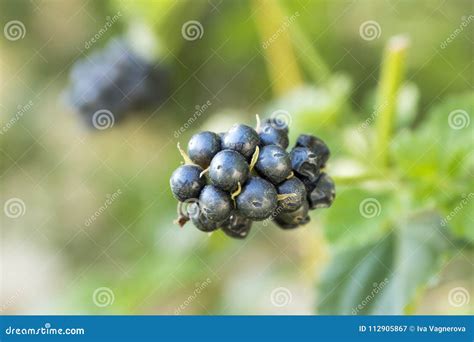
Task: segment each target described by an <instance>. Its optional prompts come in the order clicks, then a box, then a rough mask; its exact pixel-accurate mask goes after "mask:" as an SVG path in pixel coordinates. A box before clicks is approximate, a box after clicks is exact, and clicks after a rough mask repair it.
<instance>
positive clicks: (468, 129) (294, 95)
mask: <svg viewBox="0 0 474 342" xmlns="http://www.w3.org/2000/svg"><path fill="white" fill-rule="evenodd" d="M0 18H1V25H2V28H3V30H2V31H1V32H2V36H1V37H0V61H1V69H0V70H1V77H0V80H1V84H0V87H1V92H0V108H1V111H0V161H1V163H0V204H1V208H2V212H1V213H0V214H1V216H0V217H1V221H0V222H1V247H0V250H1V271H0V273H1V275H0V285H1V286H0V300H1V302H0V303H1V313H2V314H182V315H188V314H203V315H206V314H223V315H225V314H303V315H304V314H403V313H407V314H473V313H474V267H473V265H474V229H473V228H472V227H473V221H474V218H473V213H474V189H473V185H472V184H473V182H472V176H473V175H474V155H473V153H472V151H473V150H474V149H473V147H474V135H473V125H474V123H473V122H472V121H473V112H474V92H473V81H474V65H473V49H472V46H473V45H472V43H473V42H474V13H473V7H472V1H470V0H458V1H445V0H417V1H396V0H382V1H375V0H374V1H359V0H356V1H350V0H337V1H331V0H296V1H289V0H236V1H230V0H228V1H227V0H224V1H221V0H196V1H195V0H178V1H173V0H138V1H132V0H103V1H85V0H70V1H43V0H22V1H16V0H2V1H0ZM256 114H258V115H259V117H260V118H262V122H261V124H260V126H259V127H257V130H256V131H255V130H253V129H252V131H253V132H251V133H249V132H247V133H245V136H246V139H245V142H242V141H240V140H239V138H240V136H238V137H237V138H235V137H232V134H231V133H230V132H229V133H227V134H226V135H222V134H219V133H220V132H228V130H229V128H231V127H234V130H236V131H239V132H237V133H238V134H243V133H242V127H248V128H250V127H249V126H255V117H256ZM275 118H276V119H277V122H284V123H285V125H284V127H285V129H283V130H282V129H281V127H280V129H275V127H274V125H272V124H271V123H272V121H271V119H275ZM265 119H268V120H267V121H265ZM235 124H240V125H237V126H234V125H235ZM235 127H237V128H235ZM286 128H288V131H287V130H286ZM231 131H232V130H231ZM200 132H216V133H213V134H211V135H206V136H201V135H196V134H198V133H200ZM253 133H255V134H256V139H255V141H254V142H253V143H252V136H251V134H253ZM201 134H202V133H201ZM206 134H207V133H206ZM248 134H250V135H248ZM196 137H197V138H196ZM316 137H318V138H316ZM234 138H235V139H234ZM200 139H208V140H206V145H205V147H206V148H207V149H208V150H207V152H206V153H202V152H203V148H204V147H203V146H202V145H200V143H202V141H200ZM193 140H194V142H193V143H192V141H193ZM323 141H324V143H323ZM188 142H189V146H188V145H187V144H188ZM217 142H219V146H218V147H216V146H217V145H216V146H214V147H215V148H214V147H213V145H212V144H213V143H216V144H217ZM259 142H260V143H259ZM178 143H179V144H180V146H184V147H186V146H188V150H187V151H186V152H187V153H188V154H189V156H190V157H191V159H192V161H193V162H194V163H195V164H197V165H199V166H193V167H191V168H189V167H188V166H190V165H187V166H186V167H184V166H181V168H180V169H183V170H185V171H186V172H184V173H186V174H185V175H184V176H183V177H195V176H196V174H197V175H198V176H199V174H200V173H201V172H203V171H204V170H205V169H207V168H208V167H209V170H207V171H206V172H205V175H204V177H205V178H206V177H209V182H207V183H206V184H207V185H206V184H204V182H203V183H202V184H198V188H199V191H197V192H196V193H192V194H191V195H190V194H189V193H187V194H185V195H183V196H182V197H180V191H181V190H183V189H178V190H177V191H176V192H175V195H176V196H177V197H178V199H180V200H181V201H187V200H188V199H190V198H196V197H198V198H199V203H200V204H202V203H204V204H206V203H211V206H210V208H207V209H209V215H211V216H212V215H214V214H215V215H216V216H214V218H215V220H216V221H218V220H221V219H222V220H224V219H227V221H226V224H225V225H224V226H225V227H226V229H218V230H216V229H214V228H219V227H218V226H215V225H210V224H208V222H204V223H203V222H202V217H199V216H197V217H193V215H192V210H191V209H192V205H191V206H188V208H187V209H186V212H185V214H186V215H187V216H188V217H187V218H189V219H191V221H193V222H194V223H195V224H196V223H197V224H196V225H197V226H198V228H201V230H204V231H206V232H205V233H203V232H202V231H199V230H198V229H195V228H194V227H193V224H191V222H190V223H188V224H186V225H184V227H182V228H181V227H179V225H176V224H174V223H173V222H174V221H175V220H176V217H177V216H182V215H183V209H182V208H181V209H180V210H178V212H177V208H176V204H177V200H176V199H175V198H174V197H173V191H172V186H171V187H170V177H172V174H173V171H174V170H176V169H177V168H178V167H179V166H180V165H181V163H182V162H183V158H182V155H181V154H180V151H179V150H178V149H177V145H178ZM247 143H250V145H249V146H250V148H247V147H249V146H246V144H247ZM221 144H222V145H221ZM257 145H259V153H260V154H262V156H265V155H267V156H273V157H275V158H276V157H278V158H280V159H278V158H276V159H275V158H273V157H272V158H260V159H261V160H260V162H259V161H257V160H255V162H256V163H252V156H254V152H255V148H256V146H257ZM196 146H198V147H196ZM222 146H223V148H222ZM288 147H290V149H288V152H286V151H285V150H286V149H287V148H288ZM228 149H231V150H238V153H237V152H235V151H231V152H235V153H234V154H233V153H230V152H229V150H228ZM221 150H222V151H221ZM329 150H330V151H331V158H329ZM226 151H227V152H226ZM236 155H237V156H236ZM328 158H329V159H328ZM277 159H278V160H277ZM229 160H231V162H229ZM288 162H290V164H291V165H290V164H288ZM285 163H287V164H288V165H287V164H285ZM213 164H215V165H214V166H215V169H214V168H213ZM283 164H284V165H287V166H288V167H287V168H286V169H285V168H284V167H283V169H284V170H283V169H280V167H281V165H283ZM242 165H243V166H242ZM218 166H221V167H220V168H218ZM241 166H242V167H243V169H246V168H247V169H246V170H247V175H246V176H245V178H247V177H248V172H249V169H250V168H251V167H252V168H253V167H255V170H253V172H254V173H255V172H258V174H259V177H258V178H257V177H255V175H254V177H252V178H251V180H250V181H247V183H246V184H247V187H246V186H245V184H244V183H245V180H244V179H242V182H241V184H240V186H239V184H238V183H239V180H240V178H239V177H237V176H236V177H226V175H229V174H230V172H231V171H232V172H234V171H235V172H237V171H239V170H237V169H239V168H240V167H241ZM186 168H187V169H188V170H186ZM221 168H230V169H231V170H230V169H229V170H228V172H229V173H219V172H220V170H221ZM281 170H283V171H282V172H281V173H279V171H281ZM240 171H242V170H240ZM240 171H239V172H240ZM242 172H244V173H245V171H242ZM291 174H292V175H293V177H291ZM328 175H330V176H331V177H329V176H328ZM287 178H288V179H287ZM264 179H266V180H264ZM211 183H212V184H213V185H211ZM250 183H253V184H252V185H251V186H250V185H249V184H250ZM271 183H272V184H271ZM217 184H218V185H217ZM172 185H173V184H172ZM204 185H206V187H204ZM270 187H271V189H270V190H268V189H269V188H270ZM239 188H240V189H239ZM334 188H337V196H336V197H335V198H334V196H335V195H334V194H335V193H334ZM206 189H207V190H206ZM219 189H224V191H225V196H223V197H225V199H223V200H222V201H221V197H219V196H220V195H216V194H218V193H219V191H221V190H219ZM187 190H189V189H187ZM218 190H219V191H218ZM304 192H306V195H302V194H303V193H304ZM203 193H204V194H203ZM262 193H266V194H267V195H266V196H261V195H262ZM181 194H182V193H181ZM234 194H235V196H234ZM285 194H286V195H292V194H298V195H299V196H297V197H296V198H294V196H293V197H292V196H289V197H288V196H287V197H285V198H286V200H285V201H282V203H281V205H282V206H285V205H287V206H288V207H286V208H283V209H282V212H281V213H279V214H278V217H276V218H275V219H274V220H268V219H267V218H268V217H269V216H268V212H273V211H274V210H276V207H275V206H276V204H275V203H276V202H275V199H277V198H278V197H277V196H278V195H285ZM227 195H229V197H230V198H228V197H227ZM231 195H232V196H231ZM206 196H209V197H206ZM272 196H273V197H272ZM200 197H203V198H202V199H201V198H200ZM257 197H258V198H257ZM270 197H272V198H273V201H270V202H271V203H267V202H266V201H267V200H268V199H269V198H270ZM216 198H217V199H219V201H217V202H218V203H217V204H218V205H220V206H224V207H221V209H222V208H223V209H222V212H225V214H226V215H224V216H225V217H224V216H220V214H222V212H217V213H216V212H213V209H215V208H216V207H215V205H217V204H216ZM239 198H240V199H239ZM280 198H283V197H280ZM234 200H235V201H236V204H235V205H236V206H237V207H239V206H240V208H241V209H242V211H244V212H246V214H245V215H246V216H245V218H242V217H237V216H236V215H237V214H236V212H233V211H232V208H233V207H234V204H233V201H234ZM293 200H294V201H296V202H294V203H293ZM298 201H299V202H298ZM257 202H258V203H257ZM226 203H227V204H229V206H228V207H227V204H226ZM191 204H192V203H191ZM267 204H268V205H269V207H268V208H269V209H271V210H270V211H268V212H265V213H263V214H262V206H265V205H267ZM252 205H253V206H254V207H252ZM255 206H256V207H255ZM328 206H331V207H330V208H327V209H324V210H309V209H314V208H321V207H328ZM257 207H258V208H260V209H258V208H257ZM190 208H191V209H190ZM268 208H267V209H268ZM227 209H228V210H227ZM257 209H258V210H257ZM295 209H297V210H296V211H295ZM189 210H191V214H189V212H188V211H189ZM300 211H301V212H300ZM197 212H198V215H199V213H200V210H198V211H197ZM295 212H296V214H295ZM209 215H208V216H209ZM248 219H251V220H252V221H253V222H252V224H251V225H252V228H251V229H250V222H248V221H247V220H248ZM273 221H275V222H273ZM277 225H279V226H280V227H282V228H295V227H297V229H277V228H276V227H277ZM231 228H232V229H231ZM247 228H248V229H247ZM208 231H212V232H208ZM228 235H230V236H231V237H236V238H235V239H234V238H229V236H228ZM243 237H245V239H242V238H243Z"/></svg>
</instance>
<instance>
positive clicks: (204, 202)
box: [199, 185, 232, 222]
mask: <svg viewBox="0 0 474 342" xmlns="http://www.w3.org/2000/svg"><path fill="white" fill-rule="evenodd" d="M199 208H200V210H201V212H202V214H204V215H205V216H206V218H207V219H209V220H210V221H214V222H222V221H224V220H226V219H227V218H228V217H229V216H230V212H231V210H232V203H231V199H230V195H229V194H228V193H226V192H224V191H222V190H221V189H219V188H217V187H215V186H214V185H206V186H205V187H204V189H202V191H201V195H199Z"/></svg>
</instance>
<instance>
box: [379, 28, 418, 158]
mask: <svg viewBox="0 0 474 342" xmlns="http://www.w3.org/2000/svg"><path fill="white" fill-rule="evenodd" d="M408 45H409V44H408V39H407V38H406V37H404V36H396V37H393V38H391V39H390V41H389V43H388V45H387V48H386V51H385V57H384V60H383V63H382V71H381V75H380V81H379V84H378V88H377V97H376V104H375V110H374V113H375V114H376V116H377V119H376V140H375V142H374V149H375V158H376V161H377V164H378V165H379V166H380V167H387V166H388V149H389V146H390V142H391V138H392V134H393V126H394V121H395V105H396V99H397V94H398V90H399V88H400V84H401V82H402V79H403V73H404V69H405V56H406V50H407V48H408Z"/></svg>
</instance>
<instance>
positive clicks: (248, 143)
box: [222, 125, 260, 159]
mask: <svg viewBox="0 0 474 342" xmlns="http://www.w3.org/2000/svg"><path fill="white" fill-rule="evenodd" d="M259 143H260V138H259V136H258V133H257V132H256V131H255V130H254V129H253V128H252V127H249V126H246V125H234V126H233V127H232V128H231V129H230V130H229V131H228V132H227V133H226V135H225V136H224V138H223V139H222V148H224V149H230V150H234V151H237V152H239V153H240V154H242V155H243V156H244V157H245V158H246V159H250V158H251V157H252V155H253V153H254V152H255V148H256V147H257V146H258V144H259Z"/></svg>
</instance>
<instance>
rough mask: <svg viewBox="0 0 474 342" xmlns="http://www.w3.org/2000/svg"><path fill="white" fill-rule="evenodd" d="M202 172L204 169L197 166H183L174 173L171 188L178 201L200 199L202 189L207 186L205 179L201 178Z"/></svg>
mask: <svg viewBox="0 0 474 342" xmlns="http://www.w3.org/2000/svg"><path fill="white" fill-rule="evenodd" d="M201 172H202V168H200V167H199V166H196V165H182V166H180V167H178V168H177V169H176V170H175V171H174V172H173V174H172V175H171V179H170V186H171V191H172V192H173V195H174V197H175V198H176V199H177V200H178V201H180V202H184V201H186V200H189V199H191V198H198V197H199V194H200V193H201V190H202V188H203V187H204V186H205V185H206V180H205V179H204V177H199V175H200V173H201Z"/></svg>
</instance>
